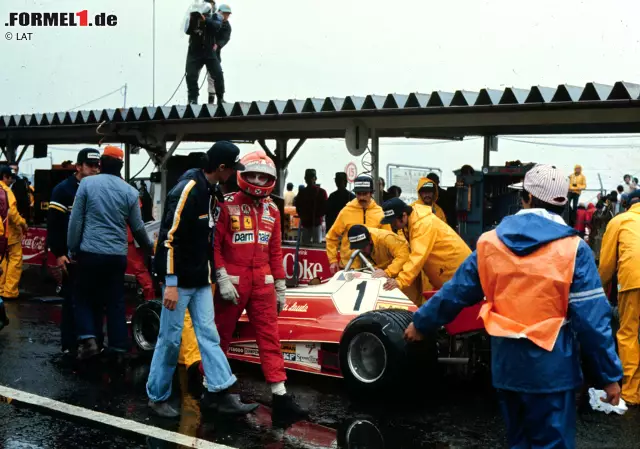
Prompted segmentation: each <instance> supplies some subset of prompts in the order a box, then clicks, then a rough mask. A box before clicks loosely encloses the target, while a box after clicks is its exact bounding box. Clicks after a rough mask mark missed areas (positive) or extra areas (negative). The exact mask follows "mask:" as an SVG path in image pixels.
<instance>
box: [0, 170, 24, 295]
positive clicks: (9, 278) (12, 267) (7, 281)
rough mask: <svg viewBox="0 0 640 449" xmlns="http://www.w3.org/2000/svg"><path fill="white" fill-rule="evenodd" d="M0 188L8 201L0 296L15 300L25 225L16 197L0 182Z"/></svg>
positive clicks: (17, 293) (18, 282) (20, 273)
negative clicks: (5, 249) (7, 223)
mask: <svg viewBox="0 0 640 449" xmlns="http://www.w3.org/2000/svg"><path fill="white" fill-rule="evenodd" d="M0 188H1V189H2V190H4V191H5V192H7V198H8V200H9V212H8V218H9V220H8V221H9V226H8V228H9V229H8V230H6V231H7V232H8V236H9V246H8V248H7V254H6V256H5V257H4V259H3V260H2V265H1V266H2V276H0V296H1V297H3V298H4V299H15V298H17V297H18V295H19V294H20V293H19V291H18V284H20V277H21V276H22V226H24V225H25V224H26V222H25V221H24V218H22V217H21V216H20V214H19V213H18V207H17V205H16V197H15V195H14V194H13V192H12V191H11V189H10V188H9V186H7V185H6V184H5V183H4V182H2V181H0Z"/></svg>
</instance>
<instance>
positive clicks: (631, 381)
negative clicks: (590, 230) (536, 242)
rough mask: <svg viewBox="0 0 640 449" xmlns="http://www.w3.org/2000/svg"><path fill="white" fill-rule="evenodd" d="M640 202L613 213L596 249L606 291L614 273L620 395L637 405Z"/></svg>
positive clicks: (639, 388) (639, 398) (639, 395)
mask: <svg viewBox="0 0 640 449" xmlns="http://www.w3.org/2000/svg"><path fill="white" fill-rule="evenodd" d="M638 261H640V204H634V205H633V206H631V209H629V210H628V211H627V212H624V213H622V214H619V215H616V216H615V217H614V218H612V219H611V221H610V222H609V224H608V225H607V230H606V232H605V233H604V237H603V238H602V247H601V250H600V266H599V267H598V270H599V272H600V278H601V280H602V285H603V286H604V288H605V291H607V289H608V287H609V285H610V284H611V282H612V280H613V277H614V274H615V273H616V272H617V276H618V312H619V313H620V329H619V330H618V333H617V335H616V337H617V339H618V351H619V352H620V360H621V361H622V368H623V372H624V376H623V378H622V398H623V399H624V400H625V401H626V402H629V403H631V404H640V344H638V327H639V326H640V265H639V264H638Z"/></svg>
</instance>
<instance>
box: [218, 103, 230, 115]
mask: <svg viewBox="0 0 640 449" xmlns="http://www.w3.org/2000/svg"><path fill="white" fill-rule="evenodd" d="M233 108H234V105H233V103H222V104H218V109H216V117H230V116H231V113H232V112H233Z"/></svg>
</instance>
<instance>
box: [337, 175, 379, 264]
mask: <svg viewBox="0 0 640 449" xmlns="http://www.w3.org/2000/svg"><path fill="white" fill-rule="evenodd" d="M373 191H374V189H373V179H372V178H371V177H370V176H367V175H360V176H358V177H356V179H355V180H354V183H353V192H354V193H355V194H356V198H355V199H354V200H352V201H349V202H348V203H347V205H346V206H345V207H344V208H343V209H342V210H341V211H340V213H339V214H338V218H336V221H335V223H334V224H333V226H331V229H329V231H328V232H327V236H326V241H327V257H328V258H329V264H330V270H331V274H335V273H337V272H338V271H340V269H342V268H344V267H345V265H346V264H347V262H348V261H349V258H350V257H351V249H350V247H349V238H348V236H347V233H348V232H349V228H350V227H351V226H353V225H357V224H361V225H365V226H367V227H369V228H381V227H382V225H381V224H380V222H381V220H382V218H383V217H384V213H383V212H382V208H381V207H380V206H379V205H378V204H377V203H376V202H375V200H374V199H373ZM340 241H342V242H341V243H340ZM338 245H340V260H339V261H338Z"/></svg>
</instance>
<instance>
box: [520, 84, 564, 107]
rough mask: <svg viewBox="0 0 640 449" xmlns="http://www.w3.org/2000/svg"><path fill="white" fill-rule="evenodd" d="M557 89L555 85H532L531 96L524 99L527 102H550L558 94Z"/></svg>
mask: <svg viewBox="0 0 640 449" xmlns="http://www.w3.org/2000/svg"><path fill="white" fill-rule="evenodd" d="M556 90H557V89H555V88H553V87H545V86H532V87H531V92H529V96H528V97H527V99H526V100H525V101H524V102H525V103H549V102H551V99H552V98H553V96H554V95H555V94H556Z"/></svg>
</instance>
